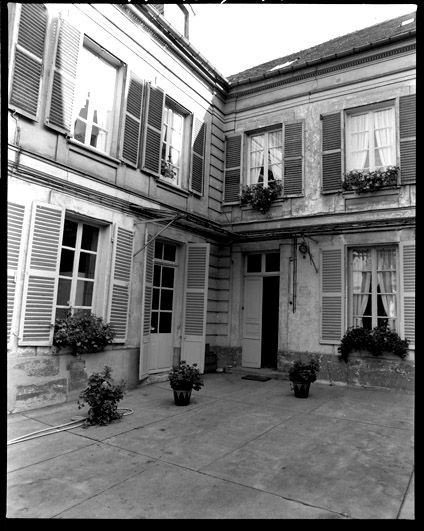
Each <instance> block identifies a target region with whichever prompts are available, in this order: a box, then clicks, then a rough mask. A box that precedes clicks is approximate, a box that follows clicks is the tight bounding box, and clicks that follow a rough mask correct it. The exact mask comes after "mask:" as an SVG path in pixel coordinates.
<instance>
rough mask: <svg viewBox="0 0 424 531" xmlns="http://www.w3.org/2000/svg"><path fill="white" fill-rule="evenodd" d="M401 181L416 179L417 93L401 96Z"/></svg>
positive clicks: (409, 181)
mask: <svg viewBox="0 0 424 531" xmlns="http://www.w3.org/2000/svg"><path fill="white" fill-rule="evenodd" d="M399 137H400V182H401V184H413V183H415V180H416V177H415V175H416V164H415V158H416V95H415V94H409V95H408V96H402V97H401V98H399Z"/></svg>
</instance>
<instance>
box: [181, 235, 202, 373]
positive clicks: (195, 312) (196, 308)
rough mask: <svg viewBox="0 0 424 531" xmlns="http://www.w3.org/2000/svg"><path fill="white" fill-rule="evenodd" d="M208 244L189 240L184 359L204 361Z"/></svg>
mask: <svg viewBox="0 0 424 531" xmlns="http://www.w3.org/2000/svg"><path fill="white" fill-rule="evenodd" d="M208 269H209V244H208V243H188V244H187V256H186V270H185V273H186V281H185V292H184V324H183V329H184V333H183V342H182V352H181V359H183V360H185V361H187V363H190V364H192V363H197V365H198V368H199V370H200V371H201V372H203V370H204V365H205V331H206V309H207V300H208Z"/></svg>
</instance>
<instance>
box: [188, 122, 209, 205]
mask: <svg viewBox="0 0 424 531" xmlns="http://www.w3.org/2000/svg"><path fill="white" fill-rule="evenodd" d="M205 138H206V124H205V122H202V121H201V120H199V119H198V118H196V117H194V118H193V135H192V164H191V190H192V191H193V192H195V193H197V194H200V195H201V194H202V193H203V180H204V174H205Z"/></svg>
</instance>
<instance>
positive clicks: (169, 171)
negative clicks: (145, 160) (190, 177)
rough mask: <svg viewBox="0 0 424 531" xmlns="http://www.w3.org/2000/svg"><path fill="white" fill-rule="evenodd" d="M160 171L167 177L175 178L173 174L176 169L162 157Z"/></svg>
mask: <svg viewBox="0 0 424 531" xmlns="http://www.w3.org/2000/svg"><path fill="white" fill-rule="evenodd" d="M160 172H161V174H162V175H163V176H164V177H167V178H168V179H175V176H176V175H177V173H176V171H175V170H174V169H173V167H172V164H171V163H170V162H167V161H166V160H164V159H162V160H161V162H160Z"/></svg>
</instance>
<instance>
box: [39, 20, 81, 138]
mask: <svg viewBox="0 0 424 531" xmlns="http://www.w3.org/2000/svg"><path fill="white" fill-rule="evenodd" d="M54 28H55V37H56V47H55V55H54V60H53V65H54V66H53V70H52V79H51V86H50V102H49V110H48V114H47V118H46V124H47V125H49V126H53V128H57V129H59V130H60V131H63V132H69V131H70V130H71V125H72V113H73V108H74V96H75V83H76V77H77V68H78V56H79V53H80V48H81V44H82V37H83V35H82V33H81V32H80V31H79V30H78V29H77V28H75V27H74V26H72V25H71V24H70V23H69V22H68V21H66V20H62V19H57V20H56V21H55V24H54Z"/></svg>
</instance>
